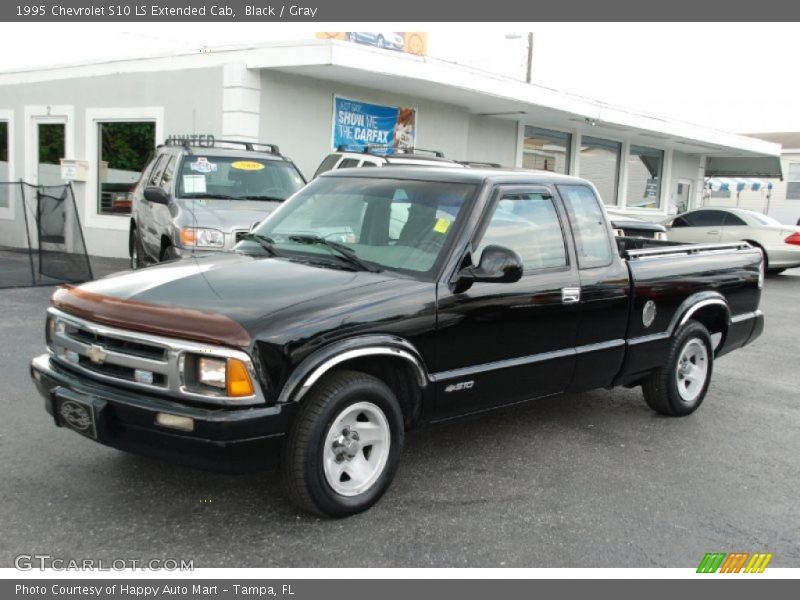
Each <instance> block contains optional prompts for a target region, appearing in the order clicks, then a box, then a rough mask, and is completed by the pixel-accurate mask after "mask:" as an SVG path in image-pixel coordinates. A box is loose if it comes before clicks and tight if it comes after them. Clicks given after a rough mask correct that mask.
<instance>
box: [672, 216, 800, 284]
mask: <svg viewBox="0 0 800 600" xmlns="http://www.w3.org/2000/svg"><path fill="white" fill-rule="evenodd" d="M664 224H665V225H666V226H667V228H668V229H669V232H668V235H669V239H670V240H671V241H674V242H689V243H703V242H713V243H716V242H739V241H745V242H750V244H751V245H753V246H756V247H758V248H760V249H761V251H762V252H763V254H764V266H765V268H766V270H767V272H768V273H772V274H777V273H781V272H782V271H785V270H786V269H790V268H792V267H800V227H796V226H794V225H783V224H782V223H780V222H779V221H776V220H775V219H773V218H772V217H770V216H768V215H764V214H761V213H757V212H754V211H752V210H744V209H741V208H700V209H698V210H690V211H689V212H685V213H683V214H681V215H678V216H676V217H672V218H670V219H669V220H667V221H666V222H665V223H664Z"/></svg>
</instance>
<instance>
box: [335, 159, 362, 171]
mask: <svg viewBox="0 0 800 600" xmlns="http://www.w3.org/2000/svg"><path fill="white" fill-rule="evenodd" d="M358 162H359V161H358V159H357V158H345V159H344V160H343V161H342V162H340V163H339V166H338V167H336V168H337V169H349V168H350V167H357V166H358Z"/></svg>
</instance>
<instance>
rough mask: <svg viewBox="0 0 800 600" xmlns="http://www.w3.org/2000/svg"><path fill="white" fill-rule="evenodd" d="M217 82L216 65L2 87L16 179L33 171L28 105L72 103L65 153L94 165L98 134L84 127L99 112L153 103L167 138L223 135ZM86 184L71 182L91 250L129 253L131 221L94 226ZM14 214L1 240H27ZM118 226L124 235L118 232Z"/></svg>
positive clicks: (1, 225) (1, 106) (93, 204)
mask: <svg viewBox="0 0 800 600" xmlns="http://www.w3.org/2000/svg"><path fill="white" fill-rule="evenodd" d="M222 79H223V69H222V67H220V66H216V67H212V68H202V69H187V70H183V71H159V72H138V73H120V74H115V75H104V76H98V77H86V78H81V79H65V80H59V81H42V82H36V83H31V82H28V83H23V84H14V85H4V86H0V110H10V111H11V112H12V114H13V120H14V135H13V138H14V139H13V140H11V143H10V145H9V146H10V147H9V151H10V152H13V153H14V159H15V171H16V174H15V177H16V178H17V179H19V178H20V177H25V174H26V173H28V172H30V171H31V168H30V165H28V164H26V141H25V135H26V127H25V126H24V125H25V118H26V117H25V115H26V111H27V112H28V113H29V114H30V112H31V109H33V110H34V111H45V112H44V114H46V110H47V107H59V108H63V107H67V108H70V109H71V110H70V112H69V114H70V115H71V116H70V118H69V122H68V123H67V125H66V135H67V140H68V142H67V143H68V145H71V146H72V147H73V148H74V152H73V154H74V156H68V157H66V158H75V159H82V160H87V161H90V162H92V163H94V165H95V167H96V166H97V165H96V163H97V160H98V157H97V156H89V153H90V152H89V150H88V148H89V147H90V146H94V147H96V138H95V139H91V140H90V139H88V136H90V135H91V136H96V135H97V131H96V128H93V127H87V114H93V113H94V114H96V113H97V112H98V109H99V110H100V112H102V114H103V115H104V119H105V118H106V116H108V120H113V119H114V114H115V110H118V111H119V114H121V115H125V114H130V113H131V110H132V109H133V111H134V112H135V110H136V109H138V108H141V107H157V108H158V109H163V110H162V111H161V113H162V114H163V115H164V116H163V121H164V122H163V123H161V129H162V130H163V132H164V135H165V136H166V135H170V134H185V133H209V134H212V135H215V136H217V137H219V136H220V134H221V132H222V90H223V85H222ZM34 107H35V108H34ZM123 120H124V119H123ZM27 129H32V128H30V127H29V128H27ZM156 142H157V143H161V142H163V140H156ZM28 146H29V147H30V142H29V143H28ZM29 154H30V153H29ZM28 162H30V161H29V160H28ZM33 171H34V172H35V165H34V167H33ZM87 186H88V187H91V188H93V189H96V188H97V186H96V185H94V184H92V185H89V184H87V183H84V182H75V183H74V184H73V188H74V190H75V199H76V203H77V206H78V213H79V215H80V219H81V223H82V225H83V230H84V236H85V238H86V245H87V248H88V251H89V253H90V254H93V255H97V256H116V257H125V256H127V254H128V242H127V228H128V218H127V217H125V216H119V217H117V216H114V217H106V218H101V219H99V221H100V222H103V223H104V224H103V225H92V223H91V221H92V217H94V219H95V221H96V222H97V221H98V219H97V215H96V211H97V205H98V199H97V198H94V197H92V198H88V197H87V195H86V190H87ZM87 212H90V213H92V214H87ZM14 217H15V218H14V219H13V220H9V219H3V218H0V244H3V243H6V244H9V245H16V246H22V245H23V244H25V238H24V231H25V230H24V227H23V226H22V225H21V224H22V219H23V215H22V210H21V207H20V206H18V210H16V211H15V215H14ZM107 219H111V221H108V220H107ZM109 224H110V225H109ZM123 231H124V232H125V233H121V232H123Z"/></svg>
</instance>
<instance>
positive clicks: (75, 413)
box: [55, 392, 97, 440]
mask: <svg viewBox="0 0 800 600" xmlns="http://www.w3.org/2000/svg"><path fill="white" fill-rule="evenodd" d="M55 417H56V420H57V421H58V424H59V425H61V426H62V427H67V428H68V429H72V430H73V431H77V432H78V433H80V434H81V435H85V436H86V437H88V438H92V439H93V440H96V439H97V416H96V414H95V409H94V405H93V404H92V403H91V402H86V401H85V400H82V399H80V398H78V397H75V396H73V395H72V394H69V395H66V394H64V393H63V392H56V398H55Z"/></svg>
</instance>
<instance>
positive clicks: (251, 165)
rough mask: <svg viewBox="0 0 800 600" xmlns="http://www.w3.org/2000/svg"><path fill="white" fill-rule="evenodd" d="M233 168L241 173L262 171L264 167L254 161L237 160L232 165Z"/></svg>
mask: <svg viewBox="0 0 800 600" xmlns="http://www.w3.org/2000/svg"><path fill="white" fill-rule="evenodd" d="M231 167H233V168H234V169H239V170H240V171H260V170H261V169H263V168H264V165H263V164H261V163H260V162H255V161H253V160H237V161H236V162H232V163H231Z"/></svg>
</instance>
